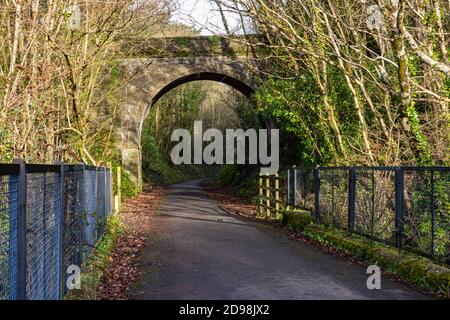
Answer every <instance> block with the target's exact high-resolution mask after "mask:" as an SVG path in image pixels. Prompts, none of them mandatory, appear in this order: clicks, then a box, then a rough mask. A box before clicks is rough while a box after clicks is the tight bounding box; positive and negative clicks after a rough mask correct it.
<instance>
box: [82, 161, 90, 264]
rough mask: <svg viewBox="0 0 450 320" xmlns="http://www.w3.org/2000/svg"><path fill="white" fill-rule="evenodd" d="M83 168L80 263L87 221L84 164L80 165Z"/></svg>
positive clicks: (83, 256)
mask: <svg viewBox="0 0 450 320" xmlns="http://www.w3.org/2000/svg"><path fill="white" fill-rule="evenodd" d="M82 166H83V177H82V183H81V184H82V186H83V187H82V189H83V210H82V211H81V223H80V224H81V232H80V250H81V263H83V262H84V259H85V255H84V241H85V240H84V239H85V236H86V222H87V219H88V202H89V199H88V196H87V195H88V190H87V189H86V187H87V183H86V164H84V163H83V164H82Z"/></svg>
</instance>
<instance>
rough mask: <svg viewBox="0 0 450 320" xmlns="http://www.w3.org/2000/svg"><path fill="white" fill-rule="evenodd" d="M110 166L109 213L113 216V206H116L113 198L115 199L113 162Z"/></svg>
mask: <svg viewBox="0 0 450 320" xmlns="http://www.w3.org/2000/svg"><path fill="white" fill-rule="evenodd" d="M108 166H109V186H108V187H109V212H108V214H111V213H112V211H113V206H114V202H113V197H114V193H113V183H114V182H113V181H114V180H113V174H112V164H111V162H109V163H108Z"/></svg>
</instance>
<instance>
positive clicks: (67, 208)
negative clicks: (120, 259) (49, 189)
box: [63, 166, 84, 293]
mask: <svg viewBox="0 0 450 320" xmlns="http://www.w3.org/2000/svg"><path fill="white" fill-rule="evenodd" d="M83 187H84V184H83V167H81V166H76V167H74V168H72V170H69V171H67V172H66V173H65V175H64V194H65V202H64V223H63V228H64V230H63V241H64V245H63V248H64V250H63V259H64V260H63V270H67V268H69V266H71V265H76V266H81V264H82V263H83V255H82V253H83V215H84V190H83ZM68 277H69V274H67V273H66V272H63V282H64V283H66V282H67V280H68ZM67 292H68V288H67V286H64V293H67Z"/></svg>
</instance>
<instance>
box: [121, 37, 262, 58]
mask: <svg viewBox="0 0 450 320" xmlns="http://www.w3.org/2000/svg"><path fill="white" fill-rule="evenodd" d="M261 40H262V38H261V37H260V36H259V35H251V36H247V37H244V36H235V37H232V38H228V37H223V36H195V37H192V36H188V37H169V38H163V37H160V38H149V39H134V40H133V39H131V40H129V39H127V41H126V44H124V45H123V47H122V51H123V53H124V55H126V56H127V57H192V56H229V57H233V56H245V55H250V54H251V52H252V51H251V47H250V44H257V43H261ZM254 50H255V49H254ZM258 52H259V53H262V50H261V49H258Z"/></svg>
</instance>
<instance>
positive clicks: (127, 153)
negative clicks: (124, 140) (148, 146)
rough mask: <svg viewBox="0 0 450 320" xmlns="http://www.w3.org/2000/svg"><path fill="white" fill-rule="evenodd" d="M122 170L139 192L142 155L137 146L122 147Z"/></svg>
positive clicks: (140, 188) (140, 187)
mask: <svg viewBox="0 0 450 320" xmlns="http://www.w3.org/2000/svg"><path fill="white" fill-rule="evenodd" d="M121 152H122V168H123V170H125V171H126V172H127V173H128V174H129V175H130V178H131V181H132V182H133V183H134V184H135V186H136V187H137V188H138V190H139V191H141V190H142V155H141V148H140V147H139V146H135V147H131V146H127V147H122V148H121Z"/></svg>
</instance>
